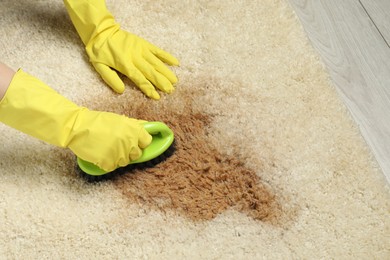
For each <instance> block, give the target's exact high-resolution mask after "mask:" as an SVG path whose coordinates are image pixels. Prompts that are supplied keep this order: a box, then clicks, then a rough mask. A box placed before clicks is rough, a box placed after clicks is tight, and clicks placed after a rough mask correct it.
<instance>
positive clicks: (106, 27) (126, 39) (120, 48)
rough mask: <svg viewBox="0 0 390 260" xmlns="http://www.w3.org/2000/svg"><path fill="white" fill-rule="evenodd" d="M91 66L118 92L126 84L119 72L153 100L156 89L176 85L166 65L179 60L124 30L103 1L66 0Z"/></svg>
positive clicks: (155, 95)
mask: <svg viewBox="0 0 390 260" xmlns="http://www.w3.org/2000/svg"><path fill="white" fill-rule="evenodd" d="M64 2H65V6H66V8H67V10H68V13H69V15H70V18H71V20H72V22H73V24H74V26H75V27H76V30H77V32H78V34H79V35H80V37H81V39H82V41H83V43H84V44H85V46H86V50H87V54H88V56H89V58H90V61H91V63H92V64H93V66H94V67H95V69H96V70H97V72H98V73H99V74H100V75H101V76H102V78H103V80H104V81H105V82H106V83H107V84H108V85H109V86H110V87H111V88H113V89H114V90H115V91H116V92H118V93H122V92H123V91H124V84H123V82H122V80H121V79H120V78H119V76H118V74H117V72H116V71H119V72H121V73H122V74H124V75H126V76H127V77H128V78H130V79H131V80H132V81H133V82H134V83H135V84H136V85H137V86H138V87H139V88H140V89H141V90H142V92H144V93H145V95H147V96H148V97H150V98H153V99H159V98H160V95H159V94H158V92H157V91H156V90H155V87H157V88H158V89H160V90H161V91H163V92H166V93H171V92H172V91H173V89H174V88H173V84H175V83H176V82H177V78H176V76H175V74H174V73H173V72H172V71H171V70H169V69H168V68H167V67H166V65H165V64H164V62H165V63H167V64H168V65H178V64H179V61H178V60H177V59H176V58H175V57H173V56H172V55H170V54H169V53H167V52H165V51H163V50H161V49H159V48H157V47H156V46H154V45H152V44H151V43H149V42H147V41H145V40H144V39H142V38H140V37H138V36H136V35H134V34H131V33H128V32H126V31H123V30H121V29H120V26H119V25H118V24H117V23H116V22H115V20H114V18H113V16H112V15H111V14H110V13H109V12H108V10H107V8H106V5H105V1H104V0H64Z"/></svg>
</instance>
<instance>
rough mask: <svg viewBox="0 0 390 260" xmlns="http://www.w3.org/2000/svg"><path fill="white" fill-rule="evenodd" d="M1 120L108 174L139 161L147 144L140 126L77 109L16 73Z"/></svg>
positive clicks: (146, 135) (0, 108)
mask: <svg viewBox="0 0 390 260" xmlns="http://www.w3.org/2000/svg"><path fill="white" fill-rule="evenodd" d="M0 121H1V122H3V123H5V124H7V125H9V126H11V127H13V128H15V129H18V130H20V131H22V132H24V133H26V134H29V135H31V136H34V137H36V138H38V139H40V140H43V141H45V142H48V143H50V144H53V145H57V146H60V147H68V148H70V149H71V150H72V151H73V152H74V153H75V154H76V155H77V156H78V157H80V158H81V159H83V160H85V161H88V162H92V163H94V164H96V165H97V166H99V167H100V168H102V169H104V170H105V171H107V172H109V171H113V170H115V169H116V168H118V167H120V166H125V165H127V164H129V162H130V161H131V160H136V159H138V158H139V157H140V156H141V155H142V150H141V149H142V148H145V147H147V146H148V145H149V144H150V143H151V141H152V137H151V135H149V133H148V132H147V131H146V130H145V129H144V127H143V126H142V123H143V122H144V121H138V120H136V119H131V118H127V117H125V116H120V115H117V114H114V113H108V112H97V111H91V110H88V109H87V108H84V107H79V106H77V105H76V104H74V103H72V102H71V101H69V100H68V99H66V98H64V97H62V96H61V95H60V94H58V93H57V92H55V91H54V90H53V89H51V88H50V87H48V86H47V85H45V84H44V83H43V82H41V81H40V80H38V79H36V78H34V77H32V76H30V75H28V74H27V73H25V72H23V71H21V70H19V71H18V72H16V74H15V75H14V77H13V79H12V81H11V83H10V85H9V87H8V90H7V92H6V93H5V96H4V97H3V99H2V100H1V102H0Z"/></svg>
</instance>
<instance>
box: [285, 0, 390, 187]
mask: <svg viewBox="0 0 390 260" xmlns="http://www.w3.org/2000/svg"><path fill="white" fill-rule="evenodd" d="M289 1H290V4H291V6H292V7H293V9H294V10H295V12H296V14H297V16H298V17H299V19H300V21H301V23H302V25H303V27H304V29H305V31H306V33H307V35H308V37H309V39H310V40H311V42H312V44H313V46H314V48H315V49H316V50H317V51H318V52H319V54H320V55H321V57H322V59H323V62H324V63H325V65H326V67H327V69H328V72H329V74H330V76H331V78H332V80H333V82H334V84H335V86H336V88H337V89H338V91H339V93H340V95H341V97H342V99H343V100H344V102H345V104H346V105H347V107H348V108H349V110H350V112H351V114H352V116H353V118H354V119H355V121H356V122H357V124H358V126H359V128H360V130H361V133H362V135H363V136H364V138H365V140H366V142H367V143H368V145H369V146H370V147H371V149H372V151H373V153H374V155H375V158H376V159H377V161H378V163H379V165H380V167H381V168H382V170H383V173H384V174H385V176H386V178H387V180H388V181H389V182H390V0H289Z"/></svg>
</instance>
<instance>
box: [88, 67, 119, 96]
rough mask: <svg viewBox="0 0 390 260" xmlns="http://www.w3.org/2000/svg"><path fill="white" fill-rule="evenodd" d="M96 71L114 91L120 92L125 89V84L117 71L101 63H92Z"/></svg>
mask: <svg viewBox="0 0 390 260" xmlns="http://www.w3.org/2000/svg"><path fill="white" fill-rule="evenodd" d="M92 64H93V66H94V67H95V69H96V71H97V72H98V73H99V74H100V76H101V77H102V78H103V80H104V82H106V83H107V84H108V85H109V86H110V87H111V88H112V89H113V90H114V91H115V92H117V93H119V94H122V93H123V92H124V91H125V84H124V83H123V81H122V80H121V79H120V78H119V76H118V73H116V71H114V70H113V69H111V68H110V67H109V66H107V65H104V64H103V63H92Z"/></svg>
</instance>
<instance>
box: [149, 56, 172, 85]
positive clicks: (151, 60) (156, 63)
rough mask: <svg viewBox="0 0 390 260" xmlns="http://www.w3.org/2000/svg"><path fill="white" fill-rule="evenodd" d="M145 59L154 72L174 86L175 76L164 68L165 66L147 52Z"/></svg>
mask: <svg viewBox="0 0 390 260" xmlns="http://www.w3.org/2000/svg"><path fill="white" fill-rule="evenodd" d="M145 59H146V60H147V61H148V62H149V63H150V64H151V65H152V66H153V68H154V69H155V70H157V71H158V72H160V73H161V74H162V75H163V76H164V77H166V78H167V79H168V80H169V81H170V82H171V83H172V84H175V83H176V82H177V77H176V75H175V74H174V73H173V72H172V71H171V70H170V69H169V68H168V67H167V66H165V64H164V63H163V62H162V61H161V60H160V59H159V58H157V57H156V56H155V55H153V54H152V53H150V52H148V53H147V54H145Z"/></svg>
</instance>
